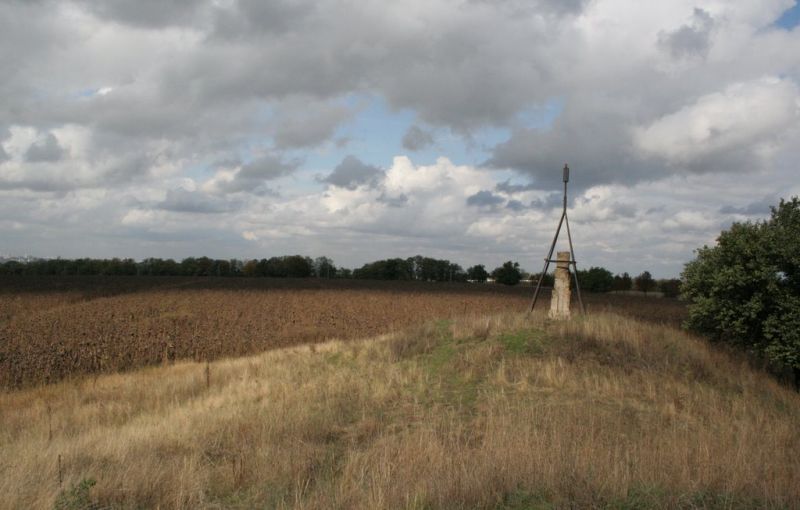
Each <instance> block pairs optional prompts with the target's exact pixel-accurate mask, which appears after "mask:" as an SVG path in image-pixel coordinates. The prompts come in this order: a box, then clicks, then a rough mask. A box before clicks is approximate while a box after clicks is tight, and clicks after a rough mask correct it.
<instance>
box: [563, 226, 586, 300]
mask: <svg viewBox="0 0 800 510" xmlns="http://www.w3.org/2000/svg"><path fill="white" fill-rule="evenodd" d="M564 218H565V219H566V220H567V239H569V253H570V256H571V257H572V267H573V269H575V271H574V273H573V274H574V275H575V292H577V294H578V304H579V305H580V307H581V313H582V314H583V315H586V307H585V306H583V298H582V297H581V285H580V283H578V263H577V262H576V261H575V250H574V249H573V248H572V234H571V233H570V231H569V218H567V213H566V212H565V213H564Z"/></svg>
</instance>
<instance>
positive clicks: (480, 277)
mask: <svg viewBox="0 0 800 510" xmlns="http://www.w3.org/2000/svg"><path fill="white" fill-rule="evenodd" d="M487 278H489V272H488V271H486V266H484V265H483V264H477V265H474V266H472V267H470V268H469V269H467V279H468V280H475V281H478V282H485V281H486V279H487Z"/></svg>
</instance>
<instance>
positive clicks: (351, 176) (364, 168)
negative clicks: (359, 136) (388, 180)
mask: <svg viewBox="0 0 800 510" xmlns="http://www.w3.org/2000/svg"><path fill="white" fill-rule="evenodd" d="M383 175H384V172H383V170H381V169H380V168H378V167H376V166H372V165H367V164H365V163H364V162H362V161H361V160H360V159H358V158H357V157H355V156H353V155H349V156H346V157H345V158H344V159H343V160H342V162H341V163H339V164H338V165H337V166H336V168H334V169H333V172H331V173H330V175H328V176H327V177H325V178H324V179H322V182H327V183H328V184H332V185H334V186H339V187H340V188H347V189H355V188H357V187H358V186H361V185H363V184H368V185H371V186H374V185H376V184H377V183H378V182H379V181H380V179H381V178H383Z"/></svg>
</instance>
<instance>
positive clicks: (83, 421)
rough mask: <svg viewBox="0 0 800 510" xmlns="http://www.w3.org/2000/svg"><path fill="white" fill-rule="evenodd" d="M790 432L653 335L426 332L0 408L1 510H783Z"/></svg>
mask: <svg viewBox="0 0 800 510" xmlns="http://www.w3.org/2000/svg"><path fill="white" fill-rule="evenodd" d="M798 419H800V397H798V395H797V394H795V393H794V392H792V391H790V390H787V389H786V388H783V387H781V386H780V385H778V384H777V383H775V382H774V381H773V380H772V379H771V378H770V377H768V376H767V375H765V374H762V373H760V372H757V371H753V370H752V369H751V368H749V367H748V365H747V363H746V362H745V361H744V360H739V359H736V358H734V357H731V356H729V355H728V354H725V353H723V352H719V351H716V350H714V349H713V348H712V347H710V346H709V345H707V344H706V343H704V342H703V341H701V340H699V339H696V338H694V337H691V336H688V335H686V334H684V333H681V332H678V331H675V330H672V329H668V328H665V327H663V326H657V325H652V324H646V323H642V322H636V321H633V320H630V319H624V318H622V317H620V316H616V315H592V316H589V317H586V318H583V319H578V320H575V321H573V322H568V323H550V322H547V321H545V320H544V319H543V318H541V317H539V316H536V317H534V318H532V319H531V318H528V317H527V316H525V315H499V316H490V317H477V318H473V319H462V320H456V321H439V322H430V323H426V324H424V325H422V326H418V327H415V328H412V329H410V330H407V331H404V332H400V333H395V334H392V335H388V336H384V337H381V338H378V339H374V340H371V341H357V342H347V343H343V342H338V341H333V342H328V343H324V344H318V345H311V346H300V347H291V348H287V349H282V350H274V351H270V352H267V353H264V354H262V355H258V356H253V357H247V358H239V359H228V360H221V361H217V362H214V363H211V364H210V366H209V370H208V372H207V371H206V365H205V364H203V363H179V364H175V365H173V366H168V367H159V368H150V369H144V370H140V371H137V372H131V373H127V374H121V375H107V376H100V377H97V378H95V379H84V380H80V381H73V382H62V383H59V384H55V385H50V386H44V387H39V388H36V389H30V390H24V391H17V392H7V393H4V394H0V452H2V454H1V455H0V493H1V494H3V495H4V497H2V498H0V507H2V508H52V506H53V504H54V502H55V500H56V498H57V496H58V494H59V492H60V491H62V490H65V489H68V488H70V487H72V486H75V485H76V484H78V483H79V482H80V481H81V480H84V479H89V478H92V479H95V480H96V481H97V484H96V485H95V486H94V487H93V488H92V489H91V491H90V496H91V499H92V500H93V501H94V502H96V503H97V504H98V505H102V506H107V507H114V508H117V507H120V508H252V507H267V508H273V507H274V508H370V509H371V508H547V507H556V508H561V507H579V508H585V507H603V506H609V507H617V508H626V507H637V508H640V507H656V508H659V507H660V508H674V507H685V508H698V507H700V508H703V507H715V508H752V507H776V508H781V507H787V508H796V507H798V501H800V438H798V435H797V434H796V430H797V423H798ZM59 455H60V456H61V477H62V481H61V484H59V472H58V457H59Z"/></svg>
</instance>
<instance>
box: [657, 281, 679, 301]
mask: <svg viewBox="0 0 800 510" xmlns="http://www.w3.org/2000/svg"><path fill="white" fill-rule="evenodd" d="M658 289H659V290H660V291H661V292H663V293H664V297H668V298H675V297H678V294H680V292H681V281H680V280H678V279H677V278H669V279H667V280H659V281H658Z"/></svg>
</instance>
